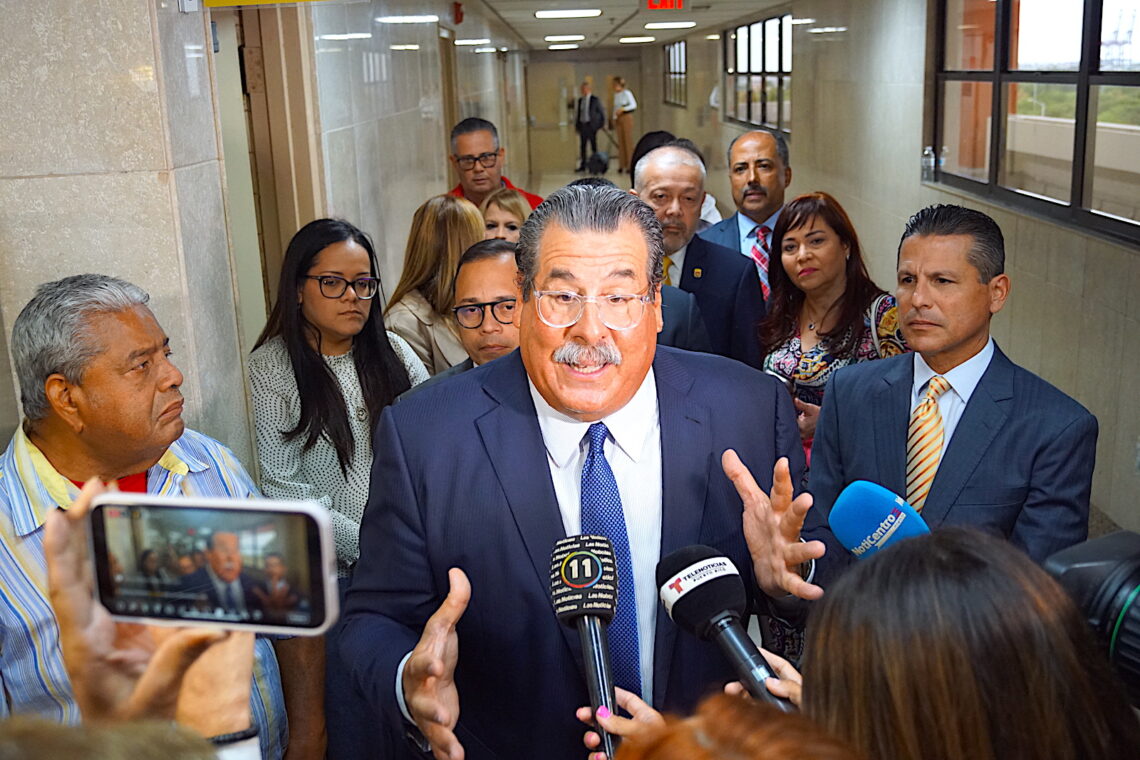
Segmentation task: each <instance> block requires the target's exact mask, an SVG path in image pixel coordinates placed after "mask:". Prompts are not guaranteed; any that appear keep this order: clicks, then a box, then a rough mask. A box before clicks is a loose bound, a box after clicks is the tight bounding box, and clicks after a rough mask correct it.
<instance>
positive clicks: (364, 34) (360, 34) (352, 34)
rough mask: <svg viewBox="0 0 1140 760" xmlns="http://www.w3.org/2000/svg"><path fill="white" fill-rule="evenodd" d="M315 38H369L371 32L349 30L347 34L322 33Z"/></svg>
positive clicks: (370, 37)
mask: <svg viewBox="0 0 1140 760" xmlns="http://www.w3.org/2000/svg"><path fill="white" fill-rule="evenodd" d="M317 39H319V40H370V39H372V34H371V33H369V32H350V33H349V34H322V35H321V36H320V37H318V38H317Z"/></svg>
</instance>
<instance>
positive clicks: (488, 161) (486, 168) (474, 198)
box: [448, 116, 542, 209]
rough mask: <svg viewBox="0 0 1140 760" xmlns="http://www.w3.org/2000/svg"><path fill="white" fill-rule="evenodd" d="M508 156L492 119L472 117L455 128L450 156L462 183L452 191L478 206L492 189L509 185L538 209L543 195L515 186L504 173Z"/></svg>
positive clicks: (452, 131)
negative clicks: (504, 162) (501, 144)
mask: <svg viewBox="0 0 1140 760" xmlns="http://www.w3.org/2000/svg"><path fill="white" fill-rule="evenodd" d="M506 155H507V151H506V149H505V148H503V147H500V145H499V130H497V129H495V125H494V124H492V123H491V122H489V121H487V120H486V119H480V118H477V117H474V116H472V117H470V118H467V119H464V120H463V121H461V122H459V123H458V124H456V125H455V127H453V128H452V130H451V155H450V156H449V157H448V158H449V159H450V160H451V165H452V166H454V167H455V171H456V173H457V174H458V175H459V184H458V185H456V186H455V187H453V188H451V194H452V195H454V196H457V197H459V198H466V199H467V200H469V201H471V202H472V203H474V204H475V205H476V206H478V205H481V204H482V203H483V199H484V198H486V197H487V196H488V195H490V194H491V193H492V192H494V191H495V190H498V189H499V188H500V187H506V188H509V189H511V190H517V191H519V192H520V193H522V195H523V197H524V198H526V202H527V203H529V204H530V207H531V208H532V209H534V208H537V207H538V204H540V203H542V198H540V197H539V196H537V195H534V194H533V193H528V192H527V191H526V190H523V189H522V188H521V187H515V186H514V185H512V184H511V181H510V180H509V179H507V178H506V177H504V176H503V161H504V159H505V158H506Z"/></svg>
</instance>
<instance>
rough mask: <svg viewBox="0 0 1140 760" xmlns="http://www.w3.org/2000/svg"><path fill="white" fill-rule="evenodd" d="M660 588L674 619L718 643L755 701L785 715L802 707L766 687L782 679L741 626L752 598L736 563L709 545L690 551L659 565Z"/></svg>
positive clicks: (683, 551) (695, 547) (669, 557)
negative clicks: (766, 682) (772, 680)
mask: <svg viewBox="0 0 1140 760" xmlns="http://www.w3.org/2000/svg"><path fill="white" fill-rule="evenodd" d="M657 588H658V589H659V593H660V595H661V602H662V603H663V604H664V605H665V611H666V612H668V613H669V617H671V618H672V619H673V622H674V623H676V624H677V626H678V627H680V628H681V629H682V630H684V631H688V632H689V633H691V634H693V635H694V636H696V637H697V638H699V639H701V640H702V641H709V640H710V639H711V640H713V641H715V642H716V643H717V645H718V646H719V647H720V651H721V653H722V654H723V655H724V656H725V657H726V658H727V659H728V661H729V662H730V663H732V667H733V669H735V670H736V677H737V678H739V679H740V682H741V683H742V684H744V688H745V689H747V690H748V693H749V694H751V695H752V696H753V697H754V698H755V699H760V700H763V701H765V702H768V703H769V704H773V705H775V706H776V707H778V708H780V709H781V710H783V711H784V712H793V711H794V710H795V709H796V708H795V705H793V704H792V703H791V702H790V701H789V700H787V699H784V698H783V697H777V696H776V695H775V694H773V693H772V692H770V691H768V689H767V687H765V686H764V679H765V678H775V677H776V675H775V674H774V673H773V672H772V669H771V668H770V667H769V666H768V661H767V660H765V659H764V655H762V654H760V650H759V649H757V647H756V645H755V644H754V643H753V642H752V639H750V638H748V633H747V632H746V631H745V630H744V627H743V626H742V625H741V624H740V616H741V615H743V614H744V607H745V603H746V597H745V593H744V582H743V581H742V580H741V579H740V571H739V570H738V569H737V568H736V565H734V564H732V560H730V559H729V558H728V557H725V556H724V555H723V554H721V553H720V552H718V551H717V550H716V549H713V548H711V547H708V546H701V545H700V544H697V545H694V546H687V547H685V548H684V549H678V550H677V551H675V552H673V553H672V554H670V555H669V556H668V557H665V558H664V559H662V560H661V561H660V562H658V563H657Z"/></svg>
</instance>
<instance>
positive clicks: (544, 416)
mask: <svg viewBox="0 0 1140 760" xmlns="http://www.w3.org/2000/svg"><path fill="white" fill-rule="evenodd" d="M527 385H528V387H529V388H530V397H531V399H533V400H534V409H535V411H536V412H537V413H538V427H539V429H540V430H541V431H542V440H543V443H544V444H545V445H546V452H547V454H549V455H550V458H551V459H552V460H553V461H554V465H555V466H556V467H559V468H562V467H566V466H567V465H568V464H570V463H571V461H572V460H573V458H574V456H576V455H577V454H578V453H579V452H580V451H581V447H582V439H583V438H584V437H585V436H586V431H587V430H589V428H590V425H591V424H592V423H590V422H579V421H578V420H576V419H574V418H573V417H568V416H566V415H565V414H563V413H562V412H559V411H557V410H556V409H555V408H554V407H552V406H551V405H550V404H548V403H547V402H546V399H544V398H543V397H542V394H541V393H539V392H538V389H537V388H535V387H534V383H533V382H532V381H531V380H530V378H529V377H528V378H527ZM600 421H601V422H604V423H605V424H606V427H607V428H608V429H609V431H610V435H611V436H613V439H614V442H615V443H616V444H617V445H618V447H619V448H620V449H621V450H622V451H624V452H625V454H626V456H628V457H629V458H630V459H632V460H633V461H635V462H636V461H638V459H639V458H640V457H641V454H642V451H643V450H644V449H645V443H646V441H647V440H648V438H649V436H650V435H653V434H654V433H656V431H657V429H658V425H659V422H658V419H657V384H656V381H655V380H654V377H653V367H650V368H649V371H648V372H647V373H645V379H644V380H642V381H641V387H639V388H638V389H637V392H636V393H634V394H633V398H631V399H630V400H629V403H627V404H626V405H625V406H623V407H622V408H621V409H618V410H617V411H616V412H614V413H613V414H610V415H609V416H607V417H603V418H602V419H601V420H600Z"/></svg>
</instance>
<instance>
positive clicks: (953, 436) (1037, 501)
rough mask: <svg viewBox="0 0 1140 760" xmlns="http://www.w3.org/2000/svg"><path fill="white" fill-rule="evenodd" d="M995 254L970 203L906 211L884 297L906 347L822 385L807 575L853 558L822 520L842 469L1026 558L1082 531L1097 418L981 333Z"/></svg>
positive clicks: (998, 262)
mask: <svg viewBox="0 0 1140 760" xmlns="http://www.w3.org/2000/svg"><path fill="white" fill-rule="evenodd" d="M1004 265H1005V247H1004V241H1003V239H1002V234H1001V230H1000V229H999V228H998V226H997V224H996V223H995V222H994V221H993V219H991V218H990V217H988V216H986V215H985V214H983V213H981V212H980V211H974V210H972V209H967V208H962V207H960V206H947V205H937V206H931V207H929V208H925V209H923V210H922V211H919V212H918V213H917V214H915V215H914V216H913V217H911V218H910V221H908V222H907V226H906V231H905V232H904V233H903V236H902V241H901V243H900V245H899V254H898V290H897V291H896V297H897V299H898V304H899V317H900V320H901V326H902V331H903V335H904V336H905V338H906V340H907V344H908V345H909V346H910V347H911V348H912V349H914V351H915V353H913V354H902V355H900V356H896V357H891V358H890V359H883V360H881V361H874V362H866V363H863V364H859V365H852V366H851V367H848V368H846V369H843V370H840V371H839V372H837V373H836V374H835V377H834V378H833V380H832V381H831V383H830V384H829V385H828V388H827V391H826V393H825V394H824V401H823V409H822V410H821V411H820V416H819V423H818V425H817V427H816V436H815V445H814V447H813V448H812V469H811V474H810V477H809V481H808V489H809V490H810V491H811V494H812V496H813V497H814V506H813V508H812V509H811V510H810V511H809V513H808V516H807V521H806V525H805V529H804V531H803V533H804V537H805V538H818V539H821V540H822V541H823V542H824V543H825V544H826V545H827V549H826V554H825V555H824V556H823V558H822V559H821V560H819V561H818V562H817V563H816V573H815V577H814V579H813V580H814V583H815V584H817V585H820V586H825V585H827V584H828V583H829V581H830V580H832V579H833V578H834V577H835V576H836V575H837V574H838V573H839V572H841V571H842V569H843V568H844V567H845V566H846V565H847V564H849V563H850V562H851V561H852V559H853V558H852V555H851V554H850V553H849V552H847V551H846V550H844V549H843V548H842V547H841V546H840V545H839V544H838V543H837V542H836V541H835V539H834V537H833V536H832V535H831V533H830V530H828V528H827V526H826V520H827V515H828V513H829V511H830V509H831V506H832V504H834V502H835V499H836V497H837V496H838V495H839V493H840V492H841V491H842V490H843V488H844V487H845V486H847V485H848V484H849V483H851V482H852V481H855V480H869V481H872V482H874V483H878V484H879V485H882V486H884V487H886V488H888V489H889V490H891V491H893V492H894V493H896V494H899V495H900V496H903V497H904V498H906V499H907V501H909V502H910V503H911V504H912V505H914V506H915V507H918V508H920V509H921V513H922V517H923V519H924V520H925V521H926V522H927V524H929V525H930V527H931V528H932V529H935V530H937V529H938V528H939V527H941V526H944V525H969V526H973V527H976V528H980V529H982V530H985V531H988V532H991V533H994V534H996V535H1000V536H1004V537H1005V538H1007V539H1009V541H1010V542H1011V543H1013V544H1014V545H1015V546H1018V547H1019V548H1021V549H1023V550H1024V551H1025V552H1026V553H1027V554H1028V555H1029V556H1030V557H1031V558H1033V559H1034V560H1037V561H1038V562H1040V561H1041V560H1044V559H1045V558H1046V557H1048V556H1049V555H1050V554H1052V553H1053V552H1055V551H1058V550H1060V549H1063V548H1065V547H1067V546H1071V545H1072V544H1076V543H1079V542H1081V541H1083V540H1084V539H1085V537H1086V536H1087V534H1088V515H1089V492H1090V491H1091V488H1092V474H1093V464H1094V461H1095V457H1096V437H1097V422H1096V418H1095V417H1093V416H1092V414H1090V413H1089V412H1088V411H1087V410H1086V409H1085V408H1084V407H1082V406H1081V405H1080V404H1078V403H1077V402H1076V401H1074V400H1073V399H1071V398H1069V397H1068V396H1066V395H1065V394H1064V393H1062V392H1061V391H1059V390H1057V389H1056V388H1054V387H1053V386H1051V385H1049V384H1048V383H1046V382H1045V381H1044V380H1042V379H1041V378H1039V377H1037V376H1036V375H1034V374H1033V373H1031V372H1029V371H1027V370H1025V369H1022V368H1021V367H1018V366H1017V365H1015V364H1014V363H1013V362H1011V361H1010V360H1009V359H1008V358H1006V356H1005V354H1004V353H1002V351H1001V350H1000V349H999V348H998V347H997V346H996V345H995V343H994V341H993V339H992V338H991V337H990V333H989V326H990V319H991V317H992V316H993V315H994V314H996V313H997V312H998V311H1000V310H1001V308H1002V306H1003V305H1004V303H1005V299H1006V296H1007V295H1008V294H1009V287H1010V285H1009V277H1007V276H1006V275H1005V274H1004V273H1003V269H1004ZM924 406H925V407H926V408H927V410H928V413H926V414H924V413H923V407H924ZM935 417H936V418H937V419H936V424H933V423H934V418H935ZM924 454H926V456H924Z"/></svg>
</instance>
